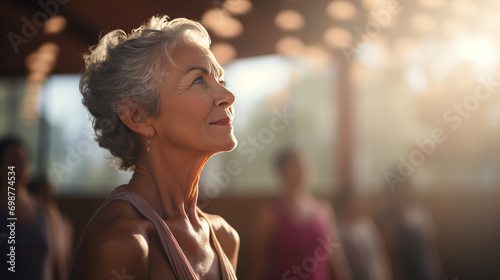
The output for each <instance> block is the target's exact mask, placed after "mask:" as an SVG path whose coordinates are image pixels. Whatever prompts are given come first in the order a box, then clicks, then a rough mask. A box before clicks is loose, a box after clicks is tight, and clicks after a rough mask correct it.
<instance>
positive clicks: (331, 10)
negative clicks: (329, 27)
mask: <svg viewBox="0 0 500 280" xmlns="http://www.w3.org/2000/svg"><path fill="white" fill-rule="evenodd" d="M326 12H327V13H328V15H329V16H330V17H331V18H332V19H335V20H350V19H353V18H355V17H356V15H357V14H358V10H357V9H356V6H354V5H353V4H352V3H351V2H349V1H344V0H334V1H332V2H330V4H328V6H327V8H326Z"/></svg>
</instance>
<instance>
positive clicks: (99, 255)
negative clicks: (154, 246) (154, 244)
mask: <svg viewBox="0 0 500 280" xmlns="http://www.w3.org/2000/svg"><path fill="white" fill-rule="evenodd" d="M87 240H88V242H84V243H83V244H82V247H80V252H78V255H77V259H76V261H75V265H74V268H73V271H72V272H71V276H70V279H71V280H80V279H82V280H83V279H85V280H86V279H92V280H94V279H95V280H101V279H102V280H110V279H134V280H141V279H147V277H148V258H147V256H148V245H147V242H146V240H145V239H144V237H143V236H142V235H141V234H134V233H132V232H130V231H126V230H125V231H122V232H120V231H119V230H111V231H110V230H104V231H103V232H101V233H98V234H95V235H94V236H92V238H91V239H90V238H89V239H87ZM85 243H87V244H85Z"/></svg>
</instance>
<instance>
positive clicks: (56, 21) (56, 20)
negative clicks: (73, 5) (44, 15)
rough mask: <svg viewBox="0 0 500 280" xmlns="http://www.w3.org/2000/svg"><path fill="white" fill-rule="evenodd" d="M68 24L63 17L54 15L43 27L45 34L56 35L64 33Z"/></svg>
mask: <svg viewBox="0 0 500 280" xmlns="http://www.w3.org/2000/svg"><path fill="white" fill-rule="evenodd" d="M67 24H68V22H67V20H66V18H65V17H63V16H61V15H56V16H53V17H51V18H50V19H49V20H48V21H47V22H46V23H45V26H44V27H43V31H44V32H45V34H57V33H61V32H62V31H64V29H65V28H66V25H67Z"/></svg>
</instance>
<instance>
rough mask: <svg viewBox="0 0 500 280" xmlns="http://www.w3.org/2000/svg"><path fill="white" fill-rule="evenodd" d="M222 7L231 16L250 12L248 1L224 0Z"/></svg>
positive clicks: (250, 4) (250, 7) (250, 6)
mask: <svg viewBox="0 0 500 280" xmlns="http://www.w3.org/2000/svg"><path fill="white" fill-rule="evenodd" d="M222 7H223V8H224V9H225V10H227V11H228V12H230V13H231V14H233V15H244V14H247V13H249V12H250V11H251V10H252V2H250V1H249V0H226V1H225V2H224V4H222Z"/></svg>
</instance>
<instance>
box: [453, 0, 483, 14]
mask: <svg viewBox="0 0 500 280" xmlns="http://www.w3.org/2000/svg"><path fill="white" fill-rule="evenodd" d="M450 9H451V10H452V11H453V12H454V13H455V14H456V15H458V16H462V17H473V16H476V15H477V14H478V13H479V12H478V7H477V4H476V2H475V1H471V0H452V1H451V2H450Z"/></svg>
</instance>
